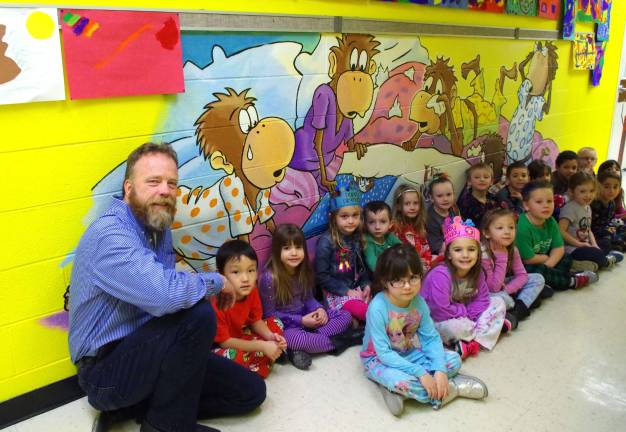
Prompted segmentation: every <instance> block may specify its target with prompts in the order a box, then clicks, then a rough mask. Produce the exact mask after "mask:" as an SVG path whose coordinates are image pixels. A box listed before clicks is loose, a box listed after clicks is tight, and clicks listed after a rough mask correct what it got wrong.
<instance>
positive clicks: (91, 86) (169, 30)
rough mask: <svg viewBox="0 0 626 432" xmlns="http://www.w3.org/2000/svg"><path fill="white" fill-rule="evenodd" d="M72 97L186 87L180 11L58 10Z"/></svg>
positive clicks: (130, 93) (166, 91) (115, 94)
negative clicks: (179, 19)
mask: <svg viewBox="0 0 626 432" xmlns="http://www.w3.org/2000/svg"><path fill="white" fill-rule="evenodd" d="M59 16H60V20H61V34H62V37H63V46H64V54H65V66H66V70H67V81H68V86H69V90H70V97H71V98H72V99H86V98H101V97H113V96H130V95H143V94H168V93H180V92H183V91H184V90H185V87H184V80H183V64H182V51H181V44H180V27H179V21H178V15H177V14H175V13H165V12H131V11H106V10H83V9H80V10H71V9H62V10H60V11H59Z"/></svg>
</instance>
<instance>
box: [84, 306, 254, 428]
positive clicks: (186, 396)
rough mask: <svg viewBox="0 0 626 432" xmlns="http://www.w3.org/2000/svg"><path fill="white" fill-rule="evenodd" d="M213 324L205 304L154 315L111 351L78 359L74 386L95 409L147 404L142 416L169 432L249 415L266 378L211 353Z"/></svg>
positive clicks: (210, 313)
mask: <svg viewBox="0 0 626 432" xmlns="http://www.w3.org/2000/svg"><path fill="white" fill-rule="evenodd" d="M215 326H216V323H215V312H214V311H213V308H212V307H211V305H210V304H209V303H208V302H206V301H201V302H199V303H197V304H196V305H195V306H193V307H192V308H190V309H186V310H183V311H180V312H177V313H174V314H171V315H165V316H163V317H158V318H153V319H152V320H150V321H148V322H147V323H146V324H145V325H143V326H142V327H140V328H139V329H137V330H136V331H135V332H134V333H132V334H130V335H128V336H126V337H125V338H124V339H123V340H122V341H121V342H120V343H119V344H118V345H116V346H115V347H114V348H113V349H112V350H111V351H110V352H109V353H105V354H104V355H102V354H101V353H100V355H99V356H96V357H91V358H86V359H84V360H83V361H81V362H79V366H80V367H79V370H78V381H79V384H80V386H81V387H82V388H83V390H85V392H86V393H87V396H88V399H89V403H90V404H91V405H92V406H93V407H94V408H96V409H98V410H101V411H113V410H118V409H121V408H128V407H138V406H145V419H146V420H147V421H148V422H149V423H150V424H151V425H152V426H154V427H156V428H158V429H159V430H163V431H168V432H169V431H193V430H194V428H195V424H196V420H197V419H198V418H200V419H202V418H209V417H217V416H225V415H237V414H243V413H247V412H249V411H251V410H253V409H255V408H256V407H258V406H259V405H260V404H261V403H262V402H263V401H264V400H265V382H264V381H263V379H261V378H260V377H259V376H258V375H257V374H255V373H253V372H250V371H249V370H247V369H245V368H243V367H241V366H239V365H238V364H236V363H235V362H233V361H231V360H228V359H226V358H223V357H219V356H217V355H215V354H214V353H213V352H212V351H211V345H212V343H213V338H214V337H215V329H216V327H215Z"/></svg>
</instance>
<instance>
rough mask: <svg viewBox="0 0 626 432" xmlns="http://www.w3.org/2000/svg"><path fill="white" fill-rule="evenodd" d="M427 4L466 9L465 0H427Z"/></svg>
mask: <svg viewBox="0 0 626 432" xmlns="http://www.w3.org/2000/svg"><path fill="white" fill-rule="evenodd" d="M501 1H503V0H501ZM428 4H429V5H432V6H442V7H449V8H459V9H467V0H429V2H428Z"/></svg>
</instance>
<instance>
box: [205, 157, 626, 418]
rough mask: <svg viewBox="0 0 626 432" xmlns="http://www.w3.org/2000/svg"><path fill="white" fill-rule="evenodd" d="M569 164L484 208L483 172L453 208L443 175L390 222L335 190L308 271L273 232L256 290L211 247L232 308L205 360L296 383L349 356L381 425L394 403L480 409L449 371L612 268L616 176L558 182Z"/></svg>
mask: <svg viewBox="0 0 626 432" xmlns="http://www.w3.org/2000/svg"><path fill="white" fill-rule="evenodd" d="M583 150H585V149H583ZM586 150H593V149H586ZM570 153H572V154H573V155H574V157H575V158H576V162H577V163H578V159H579V157H578V155H576V154H575V153H573V152H562V153H561V154H560V155H559V158H557V163H556V164H557V169H556V171H555V173H550V172H549V168H547V169H546V167H547V165H545V164H543V163H542V162H540V161H533V162H531V164H530V166H528V167H527V166H526V165H524V164H523V163H513V164H511V165H509V166H508V167H507V170H506V176H507V180H506V185H505V186H504V187H503V188H502V189H501V190H499V191H498V192H497V193H496V194H493V193H492V189H491V188H492V186H493V185H492V183H493V173H492V170H491V167H490V166H489V165H486V164H482V163H480V164H476V165H473V166H472V167H471V168H469V169H468V174H467V188H466V190H464V191H463V192H462V193H461V195H460V197H459V199H458V201H457V205H458V207H457V205H455V194H454V187H453V184H452V182H451V180H450V179H449V178H448V177H447V176H446V175H444V174H442V175H437V176H435V177H434V178H433V179H431V181H430V182H429V184H428V185H427V187H426V188H425V189H424V191H425V192H426V194H427V195H428V196H429V198H430V202H431V204H430V206H429V207H428V208H426V206H425V197H424V194H423V193H422V189H418V188H417V187H415V186H413V185H400V186H399V187H397V188H396V190H395V192H394V199H393V209H392V208H391V207H390V206H389V205H387V204H386V203H385V202H382V201H374V202H369V203H367V204H366V206H365V207H364V209H361V206H360V203H361V194H360V191H359V190H358V188H357V187H356V185H353V187H348V188H342V189H340V190H338V191H336V193H335V194H334V195H333V197H332V198H331V200H330V214H329V222H328V231H327V232H326V233H324V234H323V235H322V236H321V237H320V238H319V240H318V242H317V245H316V253H315V258H314V262H313V265H311V262H310V260H309V257H308V253H307V247H306V239H305V236H304V234H303V233H302V231H301V230H300V228H298V227H297V226H296V225H292V224H283V225H279V226H278V227H277V228H276V230H275V231H274V233H273V238H272V249H271V257H270V259H269V261H268V262H267V264H266V265H265V266H264V268H263V270H262V272H261V274H260V276H258V278H257V257H256V253H255V251H254V250H253V249H252V247H251V246H249V245H248V243H246V242H244V241H240V240H233V241H230V242H227V243H224V245H223V246H222V247H221V248H220V249H219V251H218V254H217V267H218V271H219V272H220V273H222V274H223V275H224V276H225V277H226V278H227V279H228V281H229V282H230V283H231V284H232V285H233V287H234V290H235V293H236V300H237V301H236V303H235V306H234V307H233V308H231V309H228V310H220V309H219V308H217V304H216V305H215V306H216V307H215V309H216V313H217V322H218V326H217V327H218V330H217V334H216V337H215V343H216V346H215V348H214V350H215V352H217V353H219V354H221V355H224V356H226V357H228V358H230V359H233V360H234V361H237V362H238V363H240V364H242V365H244V366H246V367H248V368H250V369H251V370H253V371H255V372H257V373H259V374H260V375H261V376H263V377H266V376H267V375H268V374H269V372H270V370H271V367H272V364H273V363H274V362H282V361H286V360H289V361H290V362H291V363H292V364H293V365H294V366H296V367H297V368H299V369H308V368H309V367H310V365H311V363H312V354H316V353H324V352H328V353H331V354H334V355H337V354H340V353H341V352H343V351H344V350H345V349H346V348H348V347H350V346H353V345H358V344H362V349H361V352H360V358H361V361H362V363H363V366H364V369H365V374H366V376H367V377H368V378H369V379H371V380H373V381H375V382H376V383H378V384H379V387H380V389H381V392H382V394H383V398H384V401H385V403H386V405H387V407H388V408H389V410H390V411H391V412H392V413H393V414H394V415H399V414H400V413H401V412H402V409H403V401H404V399H405V398H412V399H415V400H418V401H420V402H423V403H426V404H430V405H431V406H432V407H433V408H434V409H438V408H439V407H441V406H442V405H444V404H446V403H448V402H449V401H451V400H452V399H454V398H456V397H467V398H472V399H482V398H484V397H485V396H486V395H487V388H486V386H485V385H484V383H482V381H480V380H479V379H478V378H475V377H470V376H466V375H460V374H459V373H458V372H459V369H460V367H461V361H462V360H463V359H465V358H466V357H468V356H470V355H476V354H478V352H479V351H480V350H481V349H485V350H491V349H493V347H494V346H495V345H496V343H497V341H498V339H499V337H500V335H501V334H503V333H508V332H510V331H511V330H514V329H515V328H516V327H517V325H518V322H519V321H521V320H523V319H525V318H527V317H528V316H529V315H530V311H531V310H532V309H533V308H536V307H538V306H539V305H540V303H541V301H542V299H545V298H548V297H551V296H552V295H553V294H554V291H555V290H557V291H562V290H566V289H578V288H581V287H583V286H585V285H587V284H589V283H592V282H595V281H597V280H598V276H597V271H598V269H601V268H608V267H611V266H612V265H614V264H615V263H616V262H619V261H621V260H622V259H623V255H622V254H621V253H620V252H619V251H622V250H624V246H625V243H624V233H625V232H624V230H623V229H622V225H621V224H620V223H619V221H620V220H621V218H622V217H625V216H626V212H624V209H623V206H621V202H620V201H621V195H622V192H621V176H620V172H621V171H620V167H619V165H618V164H617V163H616V162H615V161H607V162H605V163H603V164H602V165H601V166H600V169H599V170H598V174H597V176H596V175H595V174H594V173H593V165H594V164H588V165H584V164H583V163H582V162H581V169H580V170H578V165H577V168H576V169H574V170H573V171H574V172H571V171H572V168H571V167H570V165H571V162H570V161H571V160H572V159H571V154H570ZM580 159H582V158H580ZM593 162H595V161H593ZM548 177H550V179H551V180H553V181H554V185H553V184H552V183H550V182H548V181H547V178H548ZM563 183H565V191H564V190H563ZM557 191H558V192H562V195H561V199H562V201H563V205H562V206H561V208H560V209H555V207H556V206H555V202H557V198H555V195H556V192H557ZM618 202H620V203H619V204H618ZM555 210H559V211H558V218H559V220H558V222H557V221H556V220H555V218H554V217H553V215H554V214H555ZM620 212H621V213H620ZM463 218H465V220H464V219H463ZM596 219H597V220H596ZM477 226H480V230H479V229H478V227H477ZM257 282H258V289H257ZM418 294H419V295H418ZM363 324H365V326H364V328H363Z"/></svg>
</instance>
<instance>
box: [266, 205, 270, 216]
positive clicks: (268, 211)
mask: <svg viewBox="0 0 626 432" xmlns="http://www.w3.org/2000/svg"><path fill="white" fill-rule="evenodd" d="M271 214H272V209H271V208H270V207H265V215H266V216H269V215H271Z"/></svg>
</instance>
